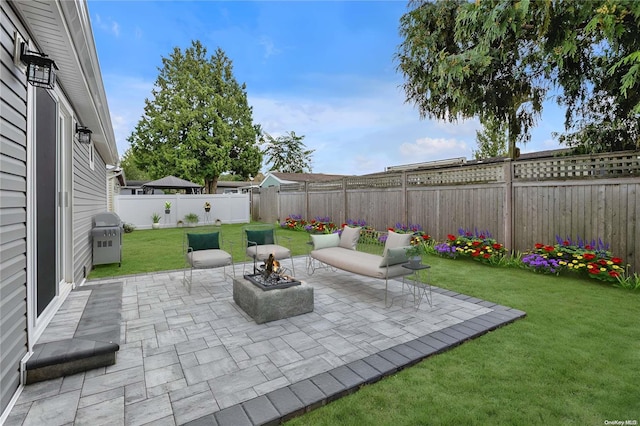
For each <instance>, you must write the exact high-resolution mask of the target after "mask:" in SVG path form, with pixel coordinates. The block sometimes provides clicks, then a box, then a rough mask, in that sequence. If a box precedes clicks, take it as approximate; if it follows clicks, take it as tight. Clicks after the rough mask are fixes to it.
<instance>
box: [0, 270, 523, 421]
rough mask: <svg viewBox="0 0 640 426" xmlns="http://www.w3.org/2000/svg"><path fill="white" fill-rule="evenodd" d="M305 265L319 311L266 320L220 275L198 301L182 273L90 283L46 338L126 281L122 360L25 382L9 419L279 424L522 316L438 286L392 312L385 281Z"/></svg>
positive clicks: (198, 286)
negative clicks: (94, 297) (238, 299)
mask: <svg viewBox="0 0 640 426" xmlns="http://www.w3.org/2000/svg"><path fill="white" fill-rule="evenodd" d="M305 261H306V258H305V257H298V258H295V262H296V271H297V278H299V279H302V280H304V281H306V282H308V283H309V284H310V285H312V286H313V287H314V292H315V305H314V311H313V312H311V313H308V314H304V315H299V316H295V317H291V318H287V319H283V320H278V321H273V322H269V323H265V324H260V325H258V324H256V323H255V322H254V321H253V320H251V318H250V317H249V316H248V315H247V314H246V313H244V312H243V311H242V310H241V309H240V308H239V307H238V306H236V305H235V303H234V302H233V297H232V287H233V285H232V280H231V278H228V277H227V279H226V280H225V277H224V276H223V273H222V269H217V270H198V271H194V283H193V289H192V292H191V294H188V292H187V291H186V289H185V287H184V286H183V285H182V271H172V272H163V273H153V274H145V275H136V276H128V277H119V278H116V279H111V280H95V281H89V282H87V286H91V287H90V288H91V289H92V290H91V291H88V290H87V288H88V287H87V286H84V287H83V288H82V290H80V289H78V290H74V291H73V292H72V293H71V294H70V295H69V297H68V298H67V300H66V301H65V303H64V304H63V306H62V308H61V309H60V310H59V311H58V313H57V314H56V316H55V318H54V319H53V321H52V322H51V324H50V325H49V326H48V327H47V330H46V331H45V333H44V334H43V336H42V337H41V339H40V340H39V342H38V343H42V342H52V341H56V340H60V339H66V338H69V337H72V336H73V334H74V332H75V331H76V328H77V326H78V322H79V321H80V317H81V316H82V312H83V310H84V309H85V305H86V303H87V300H88V298H89V296H90V294H91V293H92V292H95V291H100V289H103V288H109V287H108V286H113V285H114V283H122V312H121V318H122V319H121V324H120V330H121V333H120V340H121V342H120V351H119V352H118V355H117V362H116V364H115V365H112V366H109V367H102V368H98V369H94V370H90V371H87V372H84V373H79V374H75V375H72V376H67V377H64V378H59V379H54V380H48V381H45V382H40V383H36V384H33V385H28V386H26V387H25V389H24V391H23V392H22V394H21V395H20V397H19V400H18V402H17V404H16V405H15V407H14V408H13V410H12V411H11V414H10V416H9V418H8V419H7V422H6V424H7V425H43V424H46V425H47V426H54V425H66V424H77V425H82V424H87V425H92V426H93V425H98V424H109V425H115V424H126V425H143V424H148V423H153V424H154V425H155V424H168V425H174V424H179V425H182V424H219V425H227V424H228V425H234V426H236V425H243V424H247V425H254V424H277V423H279V422H280V421H282V420H286V419H289V418H291V417H293V416H296V415H299V414H302V413H304V412H305V411H308V410H311V409H314V408H317V407H319V406H321V405H323V404H326V403H327V402H330V401H332V400H335V399H336V398H339V397H341V396H344V395H346V394H349V393H351V392H354V391H356V390H357V389H358V388H359V387H360V386H362V385H363V384H368V383H373V382H375V381H377V380H379V379H381V378H382V377H384V376H387V375H389V374H393V373H394V372H396V371H398V370H399V369H402V368H404V367H406V366H409V365H412V364H414V363H416V362H418V361H420V360H422V359H424V358H426V357H428V356H430V355H432V354H435V353H438V352H441V351H444V350H447V349H448V348H450V347H452V346H455V345H457V344H460V343H461V342H463V341H465V340H468V339H470V338H474V337H477V336H480V335H481V334H483V333H485V332H487V331H489V330H492V329H495V328H497V327H499V326H501V325H503V324H506V323H509V322H512V321H514V320H516V319H518V318H521V317H522V316H524V315H525V313H524V312H522V311H519V310H515V309H510V308H508V307H504V306H499V305H495V304H494V303H491V302H488V301H482V300H479V299H476V298H472V297H469V296H465V295H461V294H458V293H454V292H451V291H447V290H443V289H439V288H435V287H434V288H433V306H431V307H430V306H429V304H428V303H425V302H423V303H422V304H421V305H420V306H419V308H418V309H414V308H413V305H412V304H407V306H406V307H403V306H402V304H403V303H402V299H399V300H396V303H394V304H393V305H392V306H391V307H390V308H385V303H384V281H382V280H376V279H371V278H366V277H361V276H358V275H354V274H351V273H347V272H342V271H335V272H332V271H329V270H319V271H316V272H315V274H314V275H312V276H307V274H306V270H305ZM235 268H236V273H237V274H238V275H241V274H242V265H235ZM389 286H390V289H391V293H390V296H392V297H395V296H399V295H401V287H402V286H401V283H400V281H393V282H391V283H390V284H389Z"/></svg>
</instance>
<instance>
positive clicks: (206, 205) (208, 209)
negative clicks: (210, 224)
mask: <svg viewBox="0 0 640 426" xmlns="http://www.w3.org/2000/svg"><path fill="white" fill-rule="evenodd" d="M204 211H205V212H207V213H209V212H210V211H211V203H209V202H208V201H207V202H206V203H204Z"/></svg>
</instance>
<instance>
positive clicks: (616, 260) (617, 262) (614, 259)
mask: <svg viewBox="0 0 640 426" xmlns="http://www.w3.org/2000/svg"><path fill="white" fill-rule="evenodd" d="M611 261H612V262H613V263H615V264H616V265H618V264H620V263H622V259H620V258H619V257H612V258H611Z"/></svg>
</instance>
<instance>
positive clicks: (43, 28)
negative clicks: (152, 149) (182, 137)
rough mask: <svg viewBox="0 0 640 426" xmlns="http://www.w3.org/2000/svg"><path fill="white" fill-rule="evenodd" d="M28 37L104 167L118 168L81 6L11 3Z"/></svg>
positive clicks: (95, 55) (87, 21)
mask: <svg viewBox="0 0 640 426" xmlns="http://www.w3.org/2000/svg"><path fill="white" fill-rule="evenodd" d="M11 4H12V5H13V7H15V8H16V9H17V10H18V11H19V13H20V14H21V15H22V16H23V18H24V22H25V25H26V26H27V27H28V30H29V32H30V33H31V34H32V35H33V39H32V40H31V41H32V43H34V44H35V47H36V48H37V50H38V51H39V52H42V53H45V54H47V55H48V56H49V57H50V58H51V59H53V60H54V61H55V63H56V65H57V66H58V68H59V70H58V72H56V84H57V85H60V86H61V87H62V88H63V89H64V92H65V94H66V95H67V96H68V98H69V100H70V101H71V104H72V105H73V106H74V109H75V111H76V114H77V116H78V118H79V120H80V123H79V124H81V125H83V126H87V127H88V128H89V129H91V131H92V134H91V139H92V140H93V143H94V146H95V148H96V150H97V151H98V153H99V154H100V156H101V157H102V158H103V159H104V161H105V162H106V163H107V164H114V165H115V164H117V163H118V161H119V159H118V148H117V146H116V138H115V135H114V133H113V126H112V123H111V115H110V114H109V105H108V103H107V95H106V92H105V90H104V84H103V82H102V74H101V72H100V65H99V62H98V53H97V52H96V49H95V43H94V40H93V31H92V29H91V22H90V19H89V12H88V10H87V2H86V1H55V2H54V1H42V0H32V1H14V2H12V3H11Z"/></svg>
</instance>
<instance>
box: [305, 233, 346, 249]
mask: <svg viewBox="0 0 640 426" xmlns="http://www.w3.org/2000/svg"><path fill="white" fill-rule="evenodd" d="M311 241H313V249H314V250H319V249H323V248H327V247H338V244H340V235H339V234H319V235H311Z"/></svg>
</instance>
